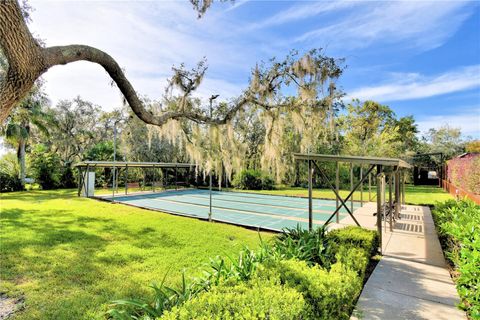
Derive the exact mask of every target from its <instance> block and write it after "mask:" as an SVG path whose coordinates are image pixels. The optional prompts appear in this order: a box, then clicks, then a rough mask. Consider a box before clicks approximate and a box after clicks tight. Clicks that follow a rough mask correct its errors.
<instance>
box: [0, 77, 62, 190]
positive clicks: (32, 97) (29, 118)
mask: <svg viewBox="0 0 480 320" xmlns="http://www.w3.org/2000/svg"><path fill="white" fill-rule="evenodd" d="M47 103H48V100H47V98H46V96H45V93H44V92H43V91H42V87H41V82H38V83H37V85H36V86H35V87H34V88H33V89H32V91H31V92H30V93H29V94H28V95H27V96H26V97H25V98H24V99H23V100H22V101H21V103H20V105H19V107H18V108H16V109H15V110H14V112H13V113H12V114H11V115H10V116H9V117H8V118H7V120H6V123H5V125H4V126H3V130H2V134H3V136H4V137H5V139H6V141H7V142H8V143H9V144H11V145H12V146H13V147H14V148H15V149H16V150H17V159H18V163H19V165H20V177H19V178H20V180H21V182H22V185H25V178H26V161H25V159H26V148H27V144H28V141H29V139H30V138H31V137H32V134H33V130H35V129H37V130H39V131H40V132H41V133H43V134H44V135H46V136H48V135H49V131H48V128H49V127H50V126H51V124H52V123H53V122H52V117H51V116H50V115H49V114H48V113H46V112H45V107H46V104H47Z"/></svg>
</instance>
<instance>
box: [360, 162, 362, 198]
mask: <svg viewBox="0 0 480 320" xmlns="http://www.w3.org/2000/svg"><path fill="white" fill-rule="evenodd" d="M360 181H361V183H360V205H361V206H362V207H363V165H360Z"/></svg>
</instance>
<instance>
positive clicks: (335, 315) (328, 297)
mask: <svg viewBox="0 0 480 320" xmlns="http://www.w3.org/2000/svg"><path fill="white" fill-rule="evenodd" d="M260 273H261V275H260V277H262V276H263V277H266V279H270V280H272V279H274V280H276V282H277V283H280V284H282V285H284V286H286V287H289V288H293V289H295V290H297V291H298V292H301V293H302V295H303V297H304V298H305V300H306V301H307V304H308V305H309V306H311V310H310V311H309V312H307V314H308V317H306V318H308V319H349V318H350V313H351V311H352V309H353V306H354V305H355V301H356V299H357V297H358V296H359V294H360V292H361V289H362V279H361V278H360V277H358V275H357V273H356V272H355V271H353V270H351V269H349V268H346V267H345V266H343V265H342V264H341V263H337V264H335V265H333V266H332V268H331V269H330V271H327V270H326V269H324V268H321V267H320V266H309V265H308V264H307V262H305V261H298V260H281V261H276V262H272V263H267V264H266V268H265V269H263V270H261V271H260ZM262 273H263V274H262Z"/></svg>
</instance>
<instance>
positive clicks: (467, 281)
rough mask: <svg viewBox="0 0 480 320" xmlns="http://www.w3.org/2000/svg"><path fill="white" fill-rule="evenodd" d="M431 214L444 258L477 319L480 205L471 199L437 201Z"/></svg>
mask: <svg viewBox="0 0 480 320" xmlns="http://www.w3.org/2000/svg"><path fill="white" fill-rule="evenodd" d="M433 217H434V219H435V222H436V225H437V227H438V231H439V235H440V241H441V243H442V246H443V249H444V251H445V255H446V257H447V259H448V260H449V261H450V262H451V263H452V264H453V266H454V267H455V270H456V271H457V272H458V277H456V278H455V279H454V280H455V282H456V286H457V290H458V293H459V295H460V297H461V298H462V299H463V302H462V303H461V304H460V305H459V307H460V308H462V309H463V310H466V311H467V313H468V314H469V315H470V317H471V318H472V319H480V206H479V205H476V204H475V203H474V202H472V201H470V200H460V201H456V200H448V201H446V202H443V203H437V204H436V205H435V210H433Z"/></svg>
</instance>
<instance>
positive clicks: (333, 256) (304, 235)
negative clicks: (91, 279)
mask: <svg viewBox="0 0 480 320" xmlns="http://www.w3.org/2000/svg"><path fill="white" fill-rule="evenodd" d="M377 245H378V240H377V236H376V233H375V232H373V231H369V230H365V229H361V228H359V227H348V228H345V229H341V230H336V231H332V232H330V233H326V232H325V230H324V229H317V230H313V231H305V230H301V229H299V228H297V229H289V230H285V232H284V233H282V234H281V235H279V236H278V238H277V239H276V240H274V243H273V245H268V244H266V243H262V246H261V248H260V250H258V251H251V250H248V248H247V249H245V250H244V251H242V252H241V253H240V254H239V256H238V258H236V259H233V258H229V259H228V260H226V259H223V258H219V257H218V258H216V259H212V260H211V262H210V267H209V268H208V269H207V270H205V271H204V276H203V277H201V278H196V279H193V281H192V282H186V281H185V280H184V281H183V284H182V286H181V287H180V288H179V289H171V288H168V287H163V286H162V287H160V288H156V289H155V296H154V297H153V299H151V300H150V302H145V301H142V300H135V301H126V300H123V301H121V302H120V303H117V304H116V306H117V307H128V306H130V307H133V309H131V311H129V309H125V308H116V307H114V308H113V309H111V310H110V311H109V315H110V317H112V318H115V319H122V320H123V319H151V315H155V316H156V317H158V316H159V315H161V317H160V319H167V320H173V319H178V320H184V319H303V320H306V319H349V317H350V314H351V312H352V310H353V308H354V307H355V302H356V300H357V298H358V296H359V295H360V292H361V290H362V284H363V280H364V276H365V271H366V269H367V266H368V263H369V260H370V257H371V256H372V255H373V254H375V253H376V250H377ZM158 306H160V307H161V308H158ZM151 309H155V310H157V311H155V312H150V315H149V314H148V313H149V310H151ZM155 316H154V317H155Z"/></svg>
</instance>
